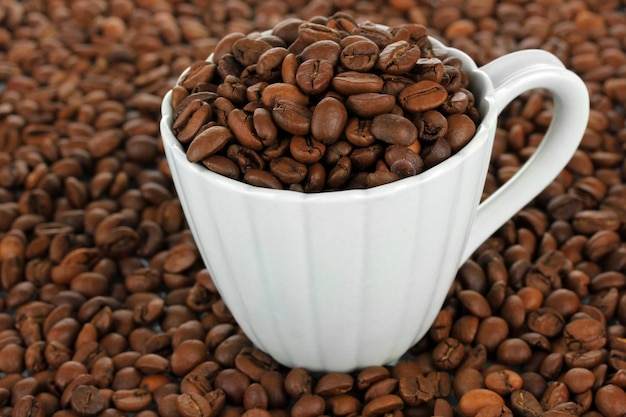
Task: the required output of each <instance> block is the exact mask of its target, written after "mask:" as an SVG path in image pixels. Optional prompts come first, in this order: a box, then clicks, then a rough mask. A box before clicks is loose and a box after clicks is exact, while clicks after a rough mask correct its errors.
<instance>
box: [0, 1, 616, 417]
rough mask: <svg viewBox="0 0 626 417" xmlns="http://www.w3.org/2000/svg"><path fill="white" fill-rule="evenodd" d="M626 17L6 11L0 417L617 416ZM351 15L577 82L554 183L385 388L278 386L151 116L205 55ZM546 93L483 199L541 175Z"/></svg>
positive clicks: (554, 11) (450, 7)
mask: <svg viewBox="0 0 626 417" xmlns="http://www.w3.org/2000/svg"><path fill="white" fill-rule="evenodd" d="M625 8H626V3H625V2H624V1H623V0H622V1H617V0H603V1H596V0H586V1H582V0H574V1H565V0H540V1H534V2H530V1H525V0H505V1H500V2H494V1H488V0H487V1H484V0H483V1H478V0H465V1H462V0H440V1H437V2H430V1H421V0H390V1H388V2H382V1H378V0H368V1H365V0H363V1H362V0H335V1H322V0H319V1H318V0H312V1H304V0H288V1H285V2H277V1H269V0H256V1H252V0H250V1H243V0H239V1H238V0H234V1H233V0H228V1H226V0H193V1H187V2H182V1H169V2H167V1H161V0H110V1H99V0H74V1H70V0H67V1H63V0H47V1H37V0H24V1H11V0H0V287H1V295H2V297H1V298H0V415H1V416H15V417H21V416H53V415H54V416H123V415H137V416H143V417H146V416H156V415H160V416H211V417H217V416H224V417H238V416H241V415H246V417H287V416H293V417H314V416H318V415H329V416H338V417H343V416H358V415H362V416H365V417H373V416H385V417H403V416H407V417H419V416H431V415H437V416H446V417H451V416H457V415H458V416H468V417H475V416H480V417H487V416H511V415H513V416H516V417H517V416H520V417H526V416H585V417H595V416H598V417H599V416H607V417H616V416H623V415H624V410H626V394H625V392H624V389H625V387H626V327H625V326H626V275H625V273H626V245H625V243H624V239H625V238H626V186H625V185H624V181H625V179H626V178H625V175H626V174H624V168H626V163H625V161H624V152H625V144H626V128H625V126H624V103H625V102H626V53H625V51H626V43H625V39H626V9H625ZM338 11H348V12H350V13H352V14H353V15H354V16H355V17H356V18H357V19H358V20H359V21H365V20H371V21H374V22H377V23H384V24H388V25H390V26H393V25H397V24H402V23H405V22H413V23H421V24H424V25H426V26H427V27H428V28H429V30H430V31H431V33H432V34H434V35H435V36H436V37H439V38H441V39H443V40H444V41H445V42H446V43H448V44H450V45H451V46H454V47H457V48H460V49H462V50H465V51H467V52H468V53H469V54H470V55H471V56H472V57H473V58H474V59H475V60H476V62H477V63H478V64H479V65H480V64H484V63H487V62H489V61H491V60H493V59H494V58H496V57H498V56H501V55H503V54H505V53H507V52H510V51H514V50H518V49H524V48H542V49H545V50H548V51H551V52H553V53H554V54H556V55H557V56H558V57H559V58H560V59H561V60H562V61H563V62H564V63H565V64H566V66H567V67H568V68H570V69H572V70H574V71H575V72H576V73H578V74H579V75H580V76H581V77H582V78H583V79H584V80H585V82H586V83H587V86H588V88H589V92H590V95H591V117H590V119H589V123H588V128H587V131H586V133H585V135H584V138H583V140H582V143H581V145H580V148H579V150H578V151H577V152H576V154H575V155H574V157H573V158H572V160H571V162H570V163H569V165H568V166H567V168H566V169H564V170H563V172H562V173H561V174H560V175H559V176H558V178H556V179H555V180H554V181H553V182H552V183H551V184H550V185H549V186H548V187H546V189H545V190H544V191H543V192H542V193H541V194H540V195H539V196H538V197H537V198H536V199H535V200H534V201H533V202H532V203H531V204H529V205H528V206H527V207H525V208H524V209H522V210H520V211H519V212H518V213H517V214H516V215H515V216H513V218H512V219H511V220H510V221H508V222H507V223H506V224H505V225H504V226H503V227H502V228H501V229H500V230H499V231H498V232H497V233H495V234H494V235H493V236H492V237H491V238H490V239H488V240H487V241H486V242H485V243H484V244H483V245H482V246H481V247H480V248H479V249H478V250H477V251H476V253H475V254H474V255H473V256H472V258H471V259H470V260H469V261H468V262H466V263H465V264H464V265H463V267H462V268H461V270H460V271H459V274H458V277H457V280H456V281H455V283H454V285H453V286H452V288H451V289H450V292H449V297H448V299H447V301H446V303H445V305H444V307H443V308H442V309H441V311H440V313H439V315H438V317H437V320H436V322H435V323H434V325H433V326H432V328H431V330H430V332H429V334H428V336H427V337H425V338H424V339H423V340H422V341H420V342H419V343H418V344H417V345H416V346H415V347H413V348H412V349H411V350H410V351H409V352H407V355H406V357H405V358H403V360H402V361H400V362H399V363H397V364H395V365H394V366H386V367H383V366H376V367H370V368H367V369H364V370H360V371H355V372H354V373H351V374H338V373H327V374H311V373H309V372H307V371H305V370H303V369H285V368H284V367H281V366H280V365H279V364H277V363H276V362H275V361H274V360H273V359H272V358H270V357H268V356H267V355H265V354H263V353H262V352H260V351H258V350H256V349H254V348H253V347H252V346H251V345H250V342H249V340H248V339H247V338H246V337H245V336H244V335H243V334H242V332H241V330H240V329H239V327H238V326H237V324H236V323H235V322H234V320H233V318H232V316H231V315H230V314H229V311H228V308H227V307H226V306H225V305H224V302H223V301H222V300H221V298H220V297H219V294H218V293H217V291H216V288H215V286H214V285H213V283H212V280H211V277H210V276H209V274H208V273H207V272H206V271H205V270H204V269H203V266H202V263H201V260H200V258H199V256H198V252H197V250H196V248H195V246H194V243H193V240H192V238H191V235H190V233H189V231H188V229H187V227H186V224H185V221H184V218H183V215H182V212H181V206H180V202H179V201H178V199H177V197H176V194H175V191H174V189H173V187H172V182H171V178H170V175H169V172H168V168H167V163H166V161H165V159H164V156H163V152H162V147H161V144H160V140H159V131H158V121H159V116H160V114H159V106H160V102H161V98H162V96H163V95H164V94H165V93H166V92H167V91H168V90H169V89H170V88H171V87H172V86H173V85H174V83H175V81H176V79H177V77H178V75H179V74H180V73H181V72H182V71H183V70H184V69H185V68H186V67H187V66H189V65H190V64H191V63H192V62H194V61H197V60H201V59H204V58H205V57H206V56H208V55H209V54H210V53H211V52H212V51H213V48H214V47H215V46H216V45H217V42H218V40H219V39H221V38H223V37H224V36H226V35H228V34H229V33H234V32H243V33H249V32H251V31H254V30H264V29H268V28H271V27H273V26H274V25H275V24H277V23H278V22H280V21H281V20H283V19H285V18H286V17H288V16H295V17H299V18H302V19H311V18H313V17H314V16H317V15H321V16H330V15H332V14H333V13H336V12H338ZM551 108H552V102H551V99H550V97H549V95H547V94H546V93H545V92H543V91H532V92H529V93H528V94H526V95H524V96H523V97H520V98H519V99H518V100H516V101H515V102H513V103H512V104H511V105H510V106H509V107H508V108H507V109H506V110H505V111H504V113H503V114H502V117H501V120H500V126H499V129H498V132H497V136H496V141H495V145H494V154H493V159H492V165H491V169H490V172H489V176H488V180H487V183H486V184H485V190H484V194H485V196H487V195H489V194H490V193H492V192H493V191H494V190H496V189H497V188H498V186H499V185H501V184H502V183H503V182H505V181H506V180H507V179H508V178H510V177H511V176H512V175H513V174H514V173H515V172H516V171H517V170H518V169H519V167H520V166H521V164H522V163H523V162H524V161H525V160H526V159H528V158H529V157H530V155H532V153H533V150H534V149H535V148H536V146H537V145H538V144H539V143H540V141H541V138H542V135H543V133H544V132H545V129H546V128H547V126H548V124H549V121H550V118H551Z"/></svg>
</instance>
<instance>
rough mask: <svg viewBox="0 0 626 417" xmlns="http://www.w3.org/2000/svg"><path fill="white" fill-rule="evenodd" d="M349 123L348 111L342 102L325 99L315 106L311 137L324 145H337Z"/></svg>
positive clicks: (330, 98)
mask: <svg viewBox="0 0 626 417" xmlns="http://www.w3.org/2000/svg"><path fill="white" fill-rule="evenodd" d="M347 121H348V111H347V110H346V108H345V106H344V105H343V103H341V101H339V100H337V99H336V98H333V97H325V98H323V99H322V100H320V102H319V103H318V104H317V105H316V106H315V109H314V110H313V113H312V115H311V135H313V138H315V139H316V140H317V141H319V142H321V143H322V144H324V145H330V144H332V143H335V142H336V141H337V140H339V138H340V137H341V134H342V133H343V131H344V129H345V127H346V123H347Z"/></svg>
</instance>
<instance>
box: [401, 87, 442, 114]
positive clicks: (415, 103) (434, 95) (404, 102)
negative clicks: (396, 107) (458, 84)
mask: <svg viewBox="0 0 626 417" xmlns="http://www.w3.org/2000/svg"><path fill="white" fill-rule="evenodd" d="M447 98H448V93H447V92H446V89H445V88H444V87H443V86H442V85H441V84H438V83H436V82H434V81H430V80H423V81H418V82H417V83H415V84H412V85H410V86H408V87H406V88H405V89H403V90H402V91H401V92H400V94H399V95H398V100H399V101H400V105H401V106H402V108H403V109H405V110H406V111H410V112H416V113H417V112H423V111H428V110H432V109H435V108H437V107H438V106H439V105H441V104H443V103H444V102H445V101H446V99H447Z"/></svg>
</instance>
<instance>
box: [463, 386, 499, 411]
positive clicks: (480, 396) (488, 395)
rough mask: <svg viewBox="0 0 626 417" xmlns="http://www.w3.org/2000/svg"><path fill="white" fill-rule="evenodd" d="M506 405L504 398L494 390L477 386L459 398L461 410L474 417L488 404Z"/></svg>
mask: <svg viewBox="0 0 626 417" xmlns="http://www.w3.org/2000/svg"><path fill="white" fill-rule="evenodd" d="M493 404H497V405H501V406H503V405H504V399H503V398H502V397H501V396H499V395H498V394H496V393H495V392H493V391H490V390H488V389H484V388H477V389H473V390H471V391H468V392H467V393H465V394H464V395H463V396H462V397H461V398H460V399H459V410H461V412H462V413H463V414H465V415H466V416H470V417H473V416H475V415H477V414H478V412H479V411H480V410H481V409H483V408H485V407H486V406H491V405H493Z"/></svg>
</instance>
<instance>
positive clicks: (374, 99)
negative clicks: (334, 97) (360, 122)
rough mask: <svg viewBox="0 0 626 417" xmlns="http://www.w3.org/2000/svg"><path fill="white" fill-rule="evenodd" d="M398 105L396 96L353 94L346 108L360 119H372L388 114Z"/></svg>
mask: <svg viewBox="0 0 626 417" xmlns="http://www.w3.org/2000/svg"><path fill="white" fill-rule="evenodd" d="M395 105H396V99H395V97H394V96H392V95H389V94H383V93H361V94H353V95H351V96H349V97H348V98H347V100H346V107H347V108H348V110H350V111H351V112H352V113H353V114H355V115H356V116H358V117H364V118H372V117H375V116H378V115H382V114H386V113H389V112H391V110H393V108H394V106H395Z"/></svg>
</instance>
